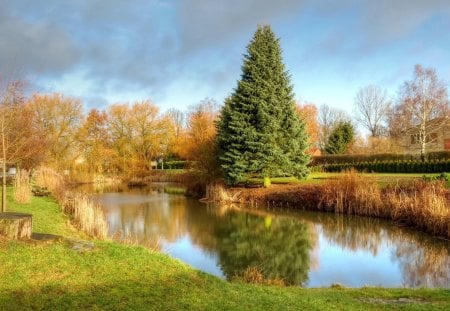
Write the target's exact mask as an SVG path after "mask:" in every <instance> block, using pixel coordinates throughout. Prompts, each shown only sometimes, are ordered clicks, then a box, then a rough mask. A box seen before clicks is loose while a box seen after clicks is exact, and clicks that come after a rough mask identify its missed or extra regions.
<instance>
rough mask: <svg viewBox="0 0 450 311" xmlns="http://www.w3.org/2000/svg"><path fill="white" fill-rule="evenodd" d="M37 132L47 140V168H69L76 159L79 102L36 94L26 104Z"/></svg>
mask: <svg viewBox="0 0 450 311" xmlns="http://www.w3.org/2000/svg"><path fill="white" fill-rule="evenodd" d="M28 107H29V109H31V111H32V114H33V120H34V122H35V127H36V129H37V130H39V131H42V132H43V133H44V135H45V139H46V143H47V144H46V145H47V148H46V151H47V154H46V156H47V162H48V164H51V165H54V166H55V167H56V168H60V169H61V168H70V167H71V166H72V164H73V161H74V160H75V159H76V158H77V157H78V156H79V150H78V148H75V147H76V142H77V141H76V138H77V133H78V130H79V128H80V126H81V123H82V120H83V111H82V109H83V107H82V104H81V101H80V100H79V99H76V98H73V97H68V96H64V95H61V94H56V93H55V94H49V95H39V94H35V95H33V96H32V97H31V99H30V100H29V102H28Z"/></svg>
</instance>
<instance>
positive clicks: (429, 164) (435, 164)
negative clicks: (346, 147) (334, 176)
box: [314, 159, 450, 173]
mask: <svg viewBox="0 0 450 311" xmlns="http://www.w3.org/2000/svg"><path fill="white" fill-rule="evenodd" d="M348 169H355V170H357V171H360V172H375V173H442V172H450V159H446V160H431V161H425V162H422V161H374V162H367V161H366V162H358V163H336V164H325V165H319V166H317V167H315V169H314V171H316V170H321V171H323V172H341V171H344V170H348Z"/></svg>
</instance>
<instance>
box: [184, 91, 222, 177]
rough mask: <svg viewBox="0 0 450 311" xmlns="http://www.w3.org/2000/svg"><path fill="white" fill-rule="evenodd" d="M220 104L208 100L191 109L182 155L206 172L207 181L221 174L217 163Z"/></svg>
mask: <svg viewBox="0 0 450 311" xmlns="http://www.w3.org/2000/svg"><path fill="white" fill-rule="evenodd" d="M218 111H219V108H218V104H217V102H216V101H215V100H213V99H209V98H206V99H204V100H202V101H201V102H199V103H198V104H195V105H193V106H191V107H190V108H189V111H188V113H187V129H186V136H185V140H184V143H183V144H182V150H180V154H181V155H182V157H183V158H185V159H187V160H190V161H192V162H193V163H194V165H195V167H196V168H197V169H199V170H200V172H204V173H205V174H204V175H205V177H207V179H215V178H217V177H218V176H219V174H220V169H219V164H218V162H217V153H218V151H217V145H216V134H217V132H216V126H215V122H216V120H217V118H218Z"/></svg>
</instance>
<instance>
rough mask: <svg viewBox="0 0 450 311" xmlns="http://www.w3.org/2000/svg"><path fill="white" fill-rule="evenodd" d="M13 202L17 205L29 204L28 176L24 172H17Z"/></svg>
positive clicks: (29, 188)
mask: <svg viewBox="0 0 450 311" xmlns="http://www.w3.org/2000/svg"><path fill="white" fill-rule="evenodd" d="M14 200H16V202H18V203H30V201H31V184H30V175H29V173H28V171H26V170H18V171H17V174H16V178H15V180H14Z"/></svg>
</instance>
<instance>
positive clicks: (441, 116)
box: [391, 65, 449, 159]
mask: <svg viewBox="0 0 450 311" xmlns="http://www.w3.org/2000/svg"><path fill="white" fill-rule="evenodd" d="M448 116H449V101H448V95H447V87H446V85H445V83H444V81H442V80H440V79H439V78H438V76H437V74H436V70H435V69H433V68H423V67H422V66H421V65H416V66H415V68H414V76H413V79H412V80H410V81H406V82H405V83H404V85H403V86H402V88H401V90H400V98H399V101H398V103H397V105H396V106H395V107H394V112H393V114H392V118H391V132H392V133H393V134H394V135H397V136H399V135H405V134H409V135H411V136H412V138H413V140H414V141H417V142H418V144H419V146H420V155H421V158H422V159H425V153H426V151H427V145H428V144H429V143H431V142H433V141H434V138H433V137H431V135H430V133H431V132H432V131H436V130H438V129H440V128H442V127H443V126H444V125H445V120H446V118H448Z"/></svg>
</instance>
